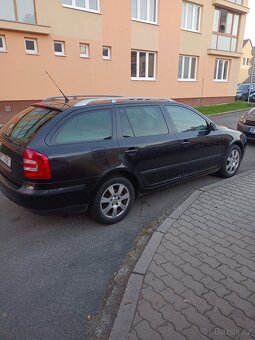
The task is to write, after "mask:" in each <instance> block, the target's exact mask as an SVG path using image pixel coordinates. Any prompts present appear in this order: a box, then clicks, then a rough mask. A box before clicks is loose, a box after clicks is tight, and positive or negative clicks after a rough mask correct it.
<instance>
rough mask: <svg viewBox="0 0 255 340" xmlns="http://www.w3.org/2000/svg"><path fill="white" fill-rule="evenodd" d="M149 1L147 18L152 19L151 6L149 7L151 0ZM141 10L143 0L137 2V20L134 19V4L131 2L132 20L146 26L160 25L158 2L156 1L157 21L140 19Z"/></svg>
mask: <svg viewBox="0 0 255 340" xmlns="http://www.w3.org/2000/svg"><path fill="white" fill-rule="evenodd" d="M131 1H132V0H131ZM146 1H147V18H150V6H148V5H149V0H146ZM140 9H141V0H137V8H136V11H137V18H134V17H133V15H132V2H131V20H133V21H138V22H142V23H145V24H152V25H158V0H155V20H154V21H151V20H149V19H148V20H144V19H141V18H140Z"/></svg>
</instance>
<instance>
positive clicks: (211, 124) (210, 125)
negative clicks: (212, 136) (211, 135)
mask: <svg viewBox="0 0 255 340" xmlns="http://www.w3.org/2000/svg"><path fill="white" fill-rule="evenodd" d="M208 128H209V131H215V130H217V128H216V125H215V124H214V123H213V122H210V123H209V126H208Z"/></svg>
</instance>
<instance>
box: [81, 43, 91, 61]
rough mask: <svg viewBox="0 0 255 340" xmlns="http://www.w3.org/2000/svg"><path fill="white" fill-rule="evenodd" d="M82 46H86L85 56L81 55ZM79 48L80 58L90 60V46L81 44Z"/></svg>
mask: <svg viewBox="0 0 255 340" xmlns="http://www.w3.org/2000/svg"><path fill="white" fill-rule="evenodd" d="M81 46H86V50H87V53H85V54H84V53H81ZM79 48H80V57H81V58H89V44H84V43H80V44H79Z"/></svg>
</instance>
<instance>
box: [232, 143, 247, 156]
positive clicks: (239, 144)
mask: <svg viewBox="0 0 255 340" xmlns="http://www.w3.org/2000/svg"><path fill="white" fill-rule="evenodd" d="M234 145H237V146H238V147H239V148H240V150H241V151H242V157H243V155H244V145H243V143H242V142H241V141H234V142H233V143H232V144H231V146H234Z"/></svg>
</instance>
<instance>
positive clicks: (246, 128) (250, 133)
mask: <svg viewBox="0 0 255 340" xmlns="http://www.w3.org/2000/svg"><path fill="white" fill-rule="evenodd" d="M237 130H239V131H241V132H243V133H244V134H245V136H246V138H247V139H249V140H255V126H250V125H244V124H242V123H240V122H238V124H237Z"/></svg>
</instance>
